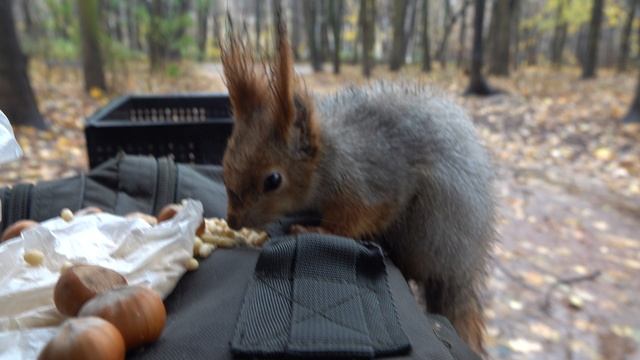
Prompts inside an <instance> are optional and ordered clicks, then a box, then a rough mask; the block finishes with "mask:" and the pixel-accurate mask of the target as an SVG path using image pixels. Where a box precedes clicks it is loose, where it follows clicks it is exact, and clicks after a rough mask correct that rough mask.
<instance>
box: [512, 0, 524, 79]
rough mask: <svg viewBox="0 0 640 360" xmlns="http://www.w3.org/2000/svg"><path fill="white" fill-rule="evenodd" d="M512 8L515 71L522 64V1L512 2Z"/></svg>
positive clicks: (513, 62)
mask: <svg viewBox="0 0 640 360" xmlns="http://www.w3.org/2000/svg"><path fill="white" fill-rule="evenodd" d="M510 1H511V2H510V8H511V21H510V24H509V26H510V30H509V32H510V33H511V40H510V44H511V49H510V51H512V55H511V56H510V58H511V59H512V60H511V63H512V65H513V68H514V69H517V68H518V65H519V62H520V19H521V18H522V1H521V0H510Z"/></svg>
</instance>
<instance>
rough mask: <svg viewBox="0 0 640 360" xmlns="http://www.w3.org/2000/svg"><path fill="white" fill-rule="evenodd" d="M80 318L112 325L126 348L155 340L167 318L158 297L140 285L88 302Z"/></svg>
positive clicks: (120, 289) (126, 287)
mask: <svg viewBox="0 0 640 360" xmlns="http://www.w3.org/2000/svg"><path fill="white" fill-rule="evenodd" d="M78 315H79V316H98V317H101V318H103V319H105V320H107V321H109V322H110V323H112V324H113V325H114V326H115V327H116V328H118V330H120V333H121V334H122V337H123V338H124V342H125V345H126V347H127V349H133V348H136V347H138V346H140V345H143V344H147V343H150V342H153V341H155V340H157V339H158V338H159V337H160V335H161V334H162V330H163V329H164V325H165V322H166V319H167V313H166V309H165V307H164V303H163V302H162V298H161V297H160V295H159V294H158V293H157V292H155V291H154V290H151V289H149V288H146V287H143V286H125V287H121V288H118V289H114V290H111V291H109V292H106V293H104V294H100V295H98V296H96V297H94V298H93V299H91V300H89V301H88V302H87V303H86V304H85V305H84V306H83V307H82V309H80V312H79V313H78Z"/></svg>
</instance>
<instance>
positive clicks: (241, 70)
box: [220, 13, 270, 121]
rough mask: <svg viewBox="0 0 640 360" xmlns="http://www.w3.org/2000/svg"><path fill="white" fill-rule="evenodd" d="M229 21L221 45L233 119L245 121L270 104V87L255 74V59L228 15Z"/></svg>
mask: <svg viewBox="0 0 640 360" xmlns="http://www.w3.org/2000/svg"><path fill="white" fill-rule="evenodd" d="M227 17H228V24H229V29H228V33H227V36H226V38H225V39H224V40H222V41H220V44H221V49H220V50H221V60H222V67H223V71H224V81H225V85H226V86H227V89H228V90H229V98H230V100H231V107H232V110H233V114H234V117H235V119H236V121H243V120H245V119H248V118H250V117H251V115H252V113H253V112H255V111H256V110H258V109H260V108H262V107H264V106H267V105H268V104H269V103H270V101H269V87H268V85H267V83H266V81H265V79H264V76H262V74H258V73H257V72H256V62H255V58H254V55H253V53H252V52H251V50H250V49H249V48H248V47H247V46H246V45H245V44H244V43H243V42H242V39H241V38H240V35H239V34H237V33H236V32H235V31H234V29H233V24H232V22H231V17H230V15H229V13H227Z"/></svg>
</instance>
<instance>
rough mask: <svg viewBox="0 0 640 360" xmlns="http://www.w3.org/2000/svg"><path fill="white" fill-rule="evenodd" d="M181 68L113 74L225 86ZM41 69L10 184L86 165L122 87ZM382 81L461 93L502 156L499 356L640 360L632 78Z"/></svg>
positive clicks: (6, 175)
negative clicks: (475, 91)
mask: <svg viewBox="0 0 640 360" xmlns="http://www.w3.org/2000/svg"><path fill="white" fill-rule="evenodd" d="M182 68H183V69H182ZM182 68H181V69H182V70H181V71H180V72H179V73H178V74H177V75H176V74H174V75H173V76H171V77H169V76H166V75H165V76H155V77H153V78H151V77H149V75H148V73H147V72H146V71H144V70H140V69H138V68H136V67H135V66H133V67H129V68H128V69H126V70H127V71H121V72H120V74H121V75H119V76H118V77H117V78H112V79H111V83H112V84H114V85H115V87H116V88H118V89H119V92H141V93H147V92H155V93H167V92H193V91H223V90H224V85H223V83H222V81H221V79H220V75H219V66H218V65H215V64H207V65H189V64H187V65H184V66H183V67H182ZM298 71H299V73H301V74H302V76H303V77H304V79H305V82H306V84H307V86H308V87H309V88H310V89H312V90H314V91H317V92H320V93H326V92H330V91H333V90H334V89H336V88H337V87H340V86H343V85H345V84H348V83H363V82H364V80H363V79H362V78H361V77H360V75H359V73H358V69H356V68H354V67H350V66H346V67H344V73H343V74H342V75H341V76H335V75H333V74H331V73H330V72H329V70H327V71H326V72H325V73H322V74H311V73H310V71H309V69H308V67H306V66H301V67H300V68H299V69H298ZM32 77H33V79H34V87H35V89H36V92H37V96H38V99H39V103H40V108H41V111H42V112H43V114H44V115H45V116H46V118H47V119H48V120H49V121H50V122H51V129H50V130H49V131H34V130H32V129H28V128H18V129H16V133H17V137H18V140H19V142H20V144H21V146H22V147H23V149H24V151H25V157H24V158H23V159H22V160H20V161H18V162H15V163H12V164H9V165H4V166H0V186H2V185H8V184H13V183H16V182H21V181H22V182H25V181H38V180H43V179H53V178H61V177H65V176H70V175H73V174H76V173H78V172H80V171H85V170H86V169H87V159H86V151H85V143H84V136H83V132H82V124H83V121H84V118H85V117H87V116H88V115H90V114H91V113H92V112H93V111H95V110H96V109H97V108H99V107H100V106H103V105H105V104H106V103H107V102H108V101H109V99H110V98H112V97H113V96H115V95H113V94H102V93H100V92H98V91H94V92H92V94H91V95H85V94H83V92H82V86H81V80H82V79H81V75H80V72H79V71H78V70H77V69H50V70H47V69H46V68H42V67H38V66H37V65H36V66H34V67H33V68H32ZM376 77H378V78H387V79H393V80H398V81H409V79H411V80H410V81H419V82H421V83H424V84H426V85H429V86H437V87H440V88H443V89H444V90H445V91H447V92H449V93H451V94H452V96H455V97H456V98H457V99H458V101H459V102H460V103H461V104H463V105H464V106H465V107H466V108H467V109H468V110H469V112H470V114H471V115H472V117H473V119H474V121H475V123H476V124H477V127H478V131H479V133H480V135H481V136H482V138H483V139H484V141H485V143H486V145H487V147H488V148H489V149H490V151H491V153H492V155H493V158H494V162H495V164H496V174H497V181H496V192H497V194H498V197H499V204H500V224H499V230H500V237H501V239H500V242H499V243H498V244H497V245H496V246H495V251H494V254H495V256H494V260H493V266H492V271H491V277H490V281H489V286H488V291H487V296H486V302H487V316H488V318H489V321H488V344H489V350H490V355H491V356H492V357H493V358H495V359H611V360H618V359H640V299H639V296H640V235H639V234H640V128H639V127H633V126H624V127H623V126H621V124H619V122H618V121H617V119H618V118H620V117H621V116H622V115H623V114H624V111H625V109H626V107H627V105H628V103H629V101H630V98H631V96H632V94H633V88H634V79H635V76H632V74H619V75H617V74H613V73H609V72H606V71H603V72H601V74H600V76H599V78H598V79H596V80H592V81H580V80H578V78H579V76H578V72H577V70H575V69H567V70H564V71H560V72H551V71H549V70H545V69H539V68H530V69H526V70H519V71H517V72H516V73H514V74H512V76H511V78H510V79H491V83H492V84H493V85H495V86H497V87H499V88H501V89H503V90H504V91H505V92H504V93H503V94H501V95H497V96H494V97H490V98H470V97H463V96H461V95H460V94H461V93H462V92H463V90H464V86H465V85H466V81H467V79H466V78H465V77H464V75H463V74H460V73H457V72H453V71H439V72H437V73H435V74H433V75H426V76H425V75H423V74H420V73H419V72H418V71H417V70H416V69H407V70H405V71H403V72H401V73H400V74H393V75H392V74H389V73H388V72H387V71H386V70H384V69H382V67H380V68H378V69H377V70H376ZM150 79H152V80H150Z"/></svg>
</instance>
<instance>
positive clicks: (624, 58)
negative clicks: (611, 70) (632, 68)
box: [616, 0, 640, 72]
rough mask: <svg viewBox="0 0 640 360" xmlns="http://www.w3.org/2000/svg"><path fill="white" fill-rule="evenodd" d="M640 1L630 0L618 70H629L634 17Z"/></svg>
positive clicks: (621, 40)
mask: <svg viewBox="0 0 640 360" xmlns="http://www.w3.org/2000/svg"><path fill="white" fill-rule="evenodd" d="M639 4H640V2H639V1H638V0H629V9H628V10H627V18H626V19H625V22H624V27H623V28H622V34H621V39H620V51H619V52H618V64H617V67H616V68H617V69H618V71H620V72H622V71H625V70H627V63H628V62H629V49H630V48H631V47H630V42H631V40H630V39H631V29H632V28H633V19H634V18H635V15H636V8H637V7H638V5H639Z"/></svg>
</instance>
